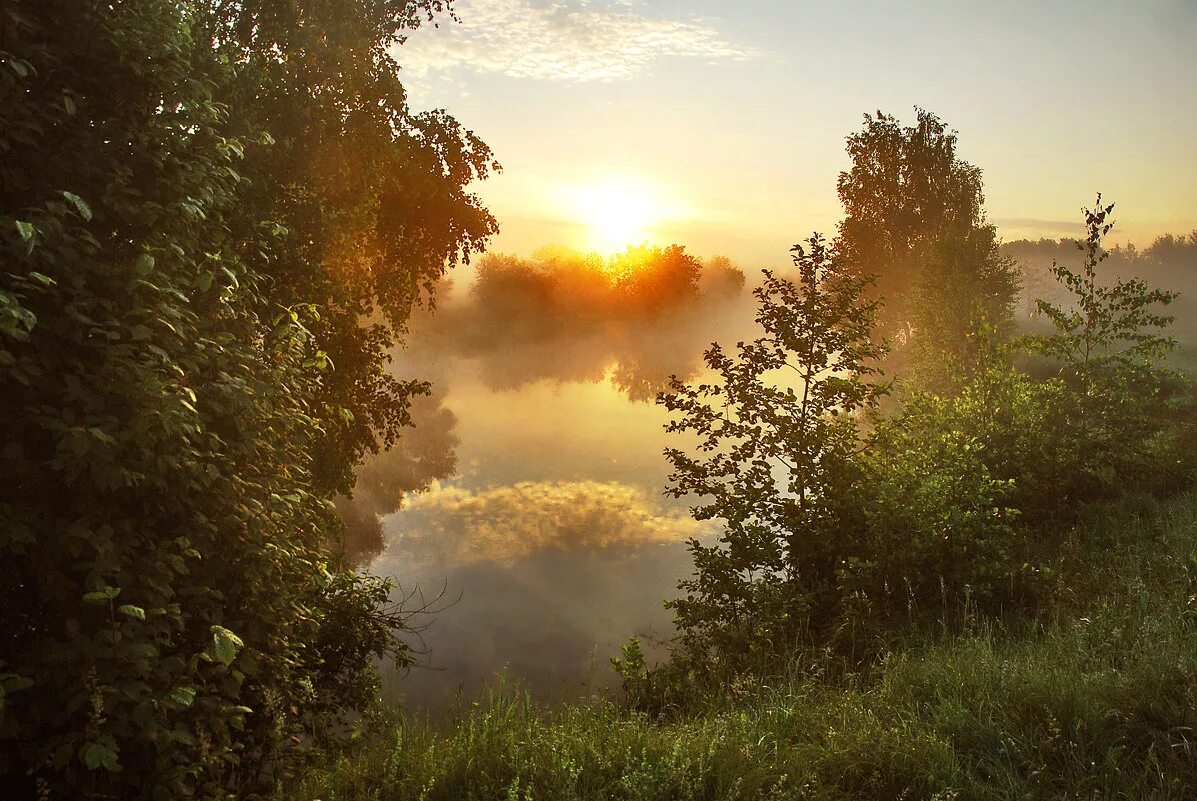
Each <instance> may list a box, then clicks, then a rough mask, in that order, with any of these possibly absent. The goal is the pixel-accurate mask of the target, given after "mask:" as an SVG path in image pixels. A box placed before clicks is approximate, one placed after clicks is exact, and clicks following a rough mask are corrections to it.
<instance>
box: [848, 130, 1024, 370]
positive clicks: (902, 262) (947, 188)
mask: <svg viewBox="0 0 1197 801" xmlns="http://www.w3.org/2000/svg"><path fill="white" fill-rule="evenodd" d="M916 111H917V117H918V119H917V122H916V124H915V125H913V126H909V127H903V126H901V125H900V124H899V122H898V120H897V119H896V118H894V117H892V116H889V115H887V114H882V113H881V112H878V113H877V115H876V116H872V115H868V114H866V115H865V118H864V129H863V130H861V131H857V132H855V133H853V134H851V135H849V136H848V140H847V141H848V155H849V157H851V159H852V167H851V169H850V170H848V171H846V172H842V173H840V176H839V182H838V187H837V188H838V191H839V196H840V201H841V202H842V203H843V206H844V219H843V221H842V222H841V223H840V228H839V237H838V238H837V240H836V247H837V248H838V249H839V251H840V252H841V253H842V254H843V258H844V259H846V261H847V262H848V263H849V264H850V265H852V266H853V268H854V269H855V270H857V271H858V272H859V273H861V274H876V275H877V276H878V280H877V283H876V286H875V289H874V291H875V293H876V295H877V296H880V297H884V298H885V300H886V311H885V315H884V319H883V320H882V324H883V326H884V328H885V329H886V330H887V331H889V332H891V333H893V334H897V333H898V332H900V331H901V332H903V333H902V335H901V336H900V337H899V340H902V339H907V338H908V336H909V335H910V334H913V339H914V341H915V342H917V343H919V344H918V353H917V356H918V358H917V359H916V360H915V361H916V367H920V368H928V367H929V368H931V369H930V370H924V372H931V373H934V372H935V371H934V369H933V368H934V365H935V364H936V363H937V362H938V361H940V356H941V351H945V350H946V351H947V352H948V353H949V354H954V355H964V354H966V353H967V352H968V344H967V343H968V340H967V338H966V336H965V334H966V332H967V331H968V329H969V327H970V325H971V322H972V320H973V319H974V317H978V316H979V317H983V318H985V319H986V320H988V322H989V324H990V325H993V326H995V327H996V328H998V329H999V330H1002V331H1008V330H1009V328H1010V325H1011V322H1012V319H1013V305H1014V300H1015V297H1016V295H1017V292H1018V280H1019V279H1018V271H1017V268H1016V266H1015V264H1014V262H1013V260H1011V259H1009V258H1006V257H1004V256H1002V255H1001V253H1000V252H999V250H998V242H997V235H996V230H995V229H994V227H993V226H992V225H989V224H987V223H986V222H985V215H984V210H983V208H982V204H983V202H984V194H983V191H982V189H983V185H982V181H981V170H980V169H978V168H977V167H974V166H973V165H971V164H969V163H968V162H966V161H963V160H961V159H960V158H958V157H957V155H956V147H957V135H956V132H955V131H952V130H950V129H948V128H947V126H945V125H944V123H943V122H941V121H940V119H939V118H938V117H936V116H935V115H934V114H931V113H930V112H928V111H925V110H923V109H917V110H916ZM931 377H932V378H933V379H934V378H936V377H937V376H931Z"/></svg>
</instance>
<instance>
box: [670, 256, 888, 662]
mask: <svg viewBox="0 0 1197 801" xmlns="http://www.w3.org/2000/svg"><path fill="white" fill-rule="evenodd" d="M808 248H809V249H808ZM808 248H804V247H802V246H795V248H794V266H795V268H796V270H797V275H796V276H795V280H794V281H790V280H787V279H785V278H781V277H778V276H776V275H774V274H773V273H772V272H770V271H765V281H764V283H763V284H762V285H761V286H760V287H758V288H757V289H756V290H754V295H755V296H756V298H757V301H758V304H759V306H758V311H757V317H756V319H757V322H758V323H759V324H760V326H761V328H762V329H763V334H762V336H761V337H759V338H758V339H756V340H754V341H753V342H750V343H748V344H744V343H740V345H739V353H738V354H736V355H729V354H727V353H725V352H724V350H723V349H722V348H721V347H720V346H719V345H718V344H715V345H713V346H712V347H711V349H710V350H709V351H708V352H707V354H706V357H705V360H706V365H707V367H708V368H709V369H710V370H711V371H712V372H713V373H714V374H715V376H716V378H715V379H714V380H712V381H710V382H703V383H700V384H698V385H697V386H693V385H688V384H685V383H683V382H681V381H678V380H676V379H675V380H674V382H673V384H672V391H671V392H670V393H668V394H665V395H662V396H661V398H660V399H659V401H658V402H659V403H661V404H663V405H664V406H665V408H666V409H668V410H669V411H670V412H673V413H675V414H677V415H679V417H678V418H677V419H674V420H672V421H671V422H670V423H669V424H668V426H667V430H669V431H671V432H676V433H685V434H689V435H692V436H693V437H694V438H696V441H697V451H698V452H697V455H691V454H688V453H686V452H684V451H682V450H680V449H675V448H671V449H669V450H667V451H666V452H665V453H666V457H667V458H668V459H669V461H670V463H671V465H672V467H673V472H672V473H671V474H670V477H669V481H670V486H669V489H668V490H667V494H670V495H673V496H675V497H684V496H693V497H695V498H696V499H698V501H699V504H698V505H697V506H695V507H694V508H693V513H694V516H695V517H696V518H697V519H699V520H710V519H721V520H723V521H725V523H726V527H725V529H724V532H723V535H722V537H721V540H720V542H719V543H718V544H715V545H709V546H708V545H703V544H702V543H700V542H698V541H692V542H691V543H690V550H691V552H692V553H693V556H694V563H695V577H694V578H693V579H691V580H689V581H686V582H684V583H683V584H682V585H681V587H682V589H683V590H685V591H686V592H687V595H686V597H684V598H680V599H677V600H675V601H672V602H670V605H671V606H672V607H673V608H674V609H675V610H676V611H677V619H678V623H679V627H680V629H681V632H682V634H681V636H682V638H683V642H684V643H685V644H686V645H687V646H688V647H689V648H690V649H691V650H692V651H694V652H697V653H711V654H713V655H722V656H723V657H726V658H730V659H737V658H741V657H745V656H748V655H749V654H750V653H751V652H753V651H755V650H758V649H763V650H769V649H778V648H781V647H783V646H784V644H785V643H787V642H793V641H794V639H796V638H797V637H798V636H800V634H801V632H802V631H804V629H805V627H806V626H807V625H809V624H810V623H811V622H812V621H815V624H816V625H820V624H823V623H827V622H829V621H830V620H831V619H832V618H833V615H832V614H831V613H830V610H832V609H833V608H834V606H835V602H836V597H835V590H834V581H835V575H836V570H837V567H838V564H839V561H840V559H842V558H843V556H844V555H845V546H846V543H845V537H846V536H850V533H849V532H850V531H851V530H852V529H853V524H852V523H851V522H850V520H849V519H848V518H849V517H850V516H851V514H852V512H851V511H850V502H851V499H852V496H853V491H852V490H853V486H854V484H855V482H856V481H857V478H858V476H859V474H860V469H859V465H858V464H857V462H856V454H857V449H858V448H859V447H860V444H861V443H860V436H859V432H858V426H859V423H858V414H859V413H861V412H867V411H869V410H871V409H874V408H875V407H876V404H877V400H878V397H879V396H880V395H881V393H882V392H883V387H882V385H880V384H879V383H877V382H876V381H874V380H873V378H874V377H875V376H876V374H877V368H876V367H875V366H874V365H875V361H876V359H877V358H878V357H880V356H881V355H882V353H883V348H882V347H881V346H879V345H878V344H876V343H875V342H873V340H872V329H873V319H874V313H875V309H876V305H877V304H876V302H872V301H866V300H864V299H863V298H862V292H863V291H864V289H865V287H866V286H867V281H866V279H864V278H862V277H860V276H859V274H858V273H857V272H856V271H855V270H852V269H849V268H848V266H847V265H846V263H845V262H844V261H843V260H842V258H841V257H840V256H839V254H837V253H836V252H835V251H834V250H831V249H829V248H828V247H827V245H826V244H825V242H824V241H823V239H822V238H820V237H819V236H818V235H815V236H813V237H812V238H811V239H810V240H809V241H808Z"/></svg>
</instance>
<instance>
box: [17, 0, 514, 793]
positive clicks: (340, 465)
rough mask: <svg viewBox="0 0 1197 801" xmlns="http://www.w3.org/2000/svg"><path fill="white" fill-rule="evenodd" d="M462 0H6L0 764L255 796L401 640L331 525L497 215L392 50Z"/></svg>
mask: <svg viewBox="0 0 1197 801" xmlns="http://www.w3.org/2000/svg"><path fill="white" fill-rule="evenodd" d="M439 7H440V4H439V3H433V2H430V3H419V2H411V3H409V2H395V3H384V4H375V3H359V2H352V1H351V0H345V2H336V3H328V4H321V5H320V6H319V7H316V8H313V9H307V10H305V9H300V8H299V7H298V6H296V5H294V4H290V3H274V2H268V1H266V0H263V1H262V2H249V3H235V4H230V3H211V4H209V3H187V4H180V3H175V2H167V1H166V0H147V2H139V3H117V4H111V3H95V2H86V3H80V2H73V1H72V2H65V1H63V2H59V1H58V0H48V1H47V0H38V2H20V1H18V2H12V3H8V4H6V5H5V6H4V8H3V10H0V14H3V20H2V26H0V30H2V34H0V36H2V40H0V49H2V51H3V52H0V57H2V62H0V154H3V155H2V158H3V161H2V162H0V253H2V256H0V258H2V260H3V262H4V265H5V268H4V272H3V275H2V276H0V416H2V417H3V419H4V421H5V422H4V428H3V435H2V439H0V453H2V454H3V459H0V556H2V559H0V593H2V595H0V598H2V599H3V604H4V607H5V611H6V614H5V616H4V619H3V621H2V622H0V674H2V676H0V681H2V686H3V690H4V695H3V705H2V706H0V774H3V785H2V788H3V789H2V790H0V795H3V796H4V797H6V798H24V797H31V796H33V794H34V792H35V790H39V791H41V792H43V793H48V794H49V796H50V797H63V798H99V797H106V798H111V797H120V798H155V799H159V798H183V797H191V796H194V797H202V798H216V797H226V796H229V795H238V796H242V795H245V794H246V793H248V792H250V791H251V790H252V789H253V788H254V787H255V786H260V785H261V784H262V783H263V782H264V781H267V780H268V777H269V775H270V774H271V773H272V772H275V771H278V770H281V769H283V768H285V767H286V765H287V764H288V760H290V759H291V758H293V757H294V756H295V755H296V751H297V749H301V748H303V747H304V745H305V744H306V743H308V742H310V739H311V738H310V737H309V735H312V734H314V733H318V732H325V731H327V732H331V731H334V730H335V721H336V719H337V718H338V717H339V716H340V715H341V714H342V713H345V712H347V711H350V710H353V709H354V708H358V707H360V706H362V705H363V704H364V703H366V702H367V701H369V700H370V698H371V697H372V695H373V689H372V688H373V683H374V674H373V669H372V667H371V665H372V660H373V659H374V658H377V657H384V656H392V657H394V658H396V659H397V660H399V661H400V662H402V661H403V660H404V659H406V658H407V652H406V648H405V647H404V645H403V643H402V641H401V640H398V639H396V629H397V628H398V629H401V628H402V625H403V623H404V621H405V616H404V613H403V612H402V611H401V610H397V609H395V608H394V607H392V605H391V604H390V602H389V600H388V594H389V585H388V584H386V583H385V582H381V581H378V580H375V579H369V578H362V577H358V576H356V575H354V574H352V573H347V572H342V571H341V570H340V569H339V568H338V567H337V566H336V563H335V561H334V559H333V556H332V555H331V554H330V553H329V552H328V551H327V550H326V548H325V544H326V543H327V542H329V541H330V540H335V538H336V532H337V529H338V523H337V520H336V518H335V516H334V514H333V509H332V504H331V499H332V497H333V495H334V494H335V493H336V492H338V491H344V490H347V489H348V487H349V485H350V484H351V482H352V468H353V466H354V465H355V464H356V463H357V461H358V460H359V458H360V457H361V455H362V454H363V453H364V452H366V451H368V450H370V449H372V448H376V447H377V445H378V443H379V441H380V440H381V441H382V442H383V443H385V442H386V441H388V440H390V439H393V437H394V436H395V435H396V433H397V431H398V430H399V428H400V427H401V426H402V424H403V423H404V422H405V421H406V419H407V412H406V405H407V398H408V397H409V396H410V394H411V393H412V392H413V391H418V389H419V387H418V385H413V384H404V383H401V382H396V381H395V380H394V379H393V378H391V377H390V375H389V374H388V373H387V371H386V369H385V354H386V352H387V351H388V350H389V348H390V347H391V345H392V344H393V342H394V337H395V335H396V334H397V332H398V330H399V328H400V327H401V325H402V322H403V320H404V319H405V317H406V315H407V313H408V310H409V309H410V306H411V303H412V302H413V300H414V299H415V297H416V295H417V294H418V291H419V290H418V288H419V286H420V285H421V284H424V283H428V282H430V281H431V280H433V279H435V278H437V277H439V276H440V274H441V273H442V271H443V270H444V269H445V266H446V264H447V263H451V262H452V261H453V260H455V259H457V258H460V256H461V254H462V253H463V252H466V253H468V251H469V250H470V249H471V248H473V247H475V246H476V245H477V244H479V243H480V242H481V241H482V239H483V238H484V237H485V235H486V234H487V233H489V232H490V231H491V230H492V229H493V220H491V218H490V217H489V215H487V214H486V212H485V211H484V210H482V209H481V208H480V207H478V205H477V203H476V201H475V200H474V199H473V198H472V197H471V196H470V195H468V194H467V193H466V192H465V191H464V187H465V185H466V184H467V183H468V182H470V181H471V180H473V179H474V178H475V177H479V176H481V175H484V174H485V173H486V171H487V170H488V168H489V165H490V157H489V152H488V151H487V150H486V149H485V146H484V145H482V144H481V143H480V142H478V141H477V140H476V139H474V138H473V137H472V136H471V135H467V134H466V133H465V132H462V131H460V130H459V129H458V128H457V126H456V123H454V122H453V121H452V120H451V119H449V118H447V117H445V116H444V115H431V116H422V117H416V116H412V115H410V114H408V113H407V110H406V107H405V106H404V104H403V98H402V88H401V87H400V86H399V84H398V82H397V80H396V79H395V77H394V73H395V65H394V63H393V62H392V61H391V59H390V58H389V57H388V56H387V55H386V51H387V49H388V48H389V47H390V46H392V45H393V44H395V43H397V42H398V41H399V40H400V39H401V37H402V30H403V29H404V28H405V27H409V26H410V25H413V24H415V23H416V22H418V20H419V19H420V15H421V14H424V13H430V12H431V11H433V10H435V9H436V8H439ZM297 15H298V17H302V18H303V19H302V22H303V24H299V22H300V20H299V19H298V18H297ZM326 56H327V57H328V58H326ZM413 196H421V197H423V198H425V199H426V200H427V201H428V203H427V206H428V207H429V208H433V207H434V208H435V213H434V214H432V215H431V216H422V214H423V213H422V212H418V211H417V210H416V209H414V207H412V206H411V205H410V203H411V198H412V197H413ZM367 319H370V320H381V321H383V322H377V323H376V322H371V323H369V324H367V323H366V322H365V321H366V320H367Z"/></svg>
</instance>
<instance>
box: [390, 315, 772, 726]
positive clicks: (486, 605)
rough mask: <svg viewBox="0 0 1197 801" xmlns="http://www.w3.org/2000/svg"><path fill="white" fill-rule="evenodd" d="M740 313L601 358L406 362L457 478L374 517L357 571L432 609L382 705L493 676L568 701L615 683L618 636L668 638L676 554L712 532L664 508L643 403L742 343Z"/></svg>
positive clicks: (577, 344)
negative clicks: (429, 384)
mask: <svg viewBox="0 0 1197 801" xmlns="http://www.w3.org/2000/svg"><path fill="white" fill-rule="evenodd" d="M748 308H749V307H748V306H747V305H745V304H741V306H739V307H737V308H736V311H735V313H733V312H732V311H731V310H729V309H724V314H722V315H720V316H719V317H718V319H715V318H712V317H711V316H709V315H707V316H706V317H705V319H703V320H694V319H689V320H687V321H684V323H682V322H675V323H671V324H669V325H667V326H659V327H655V328H650V329H646V330H639V331H636V332H626V331H623V332H618V333H617V335H616V336H615V339H616V340H617V341H616V343H615V346H614V347H612V337H613V335H612V334H611V332H604V333H603V334H601V335H596V336H595V337H593V338H577V339H572V340H567V341H560V342H538V343H534V344H527V343H525V344H524V345H521V346H519V347H517V348H504V349H499V350H497V351H496V352H495V353H491V354H486V355H483V356H480V357H474V358H460V357H453V356H449V357H446V356H444V355H443V354H442V355H438V356H437V357H436V358H435V360H434V361H435V366H434V367H432V368H430V367H429V365H430V364H432V362H428V361H423V360H424V359H427V358H428V357H429V355H430V354H429V353H427V352H425V353H421V354H417V359H418V360H420V361H422V363H421V364H420V365H419V366H417V367H416V368H413V370H414V371H415V372H416V373H417V374H419V373H420V371H421V370H422V371H423V374H424V375H428V374H430V371H431V373H434V374H435V379H436V384H437V386H438V389H439V391H440V392H443V393H444V394H443V398H442V399H441V404H442V405H443V407H444V408H446V409H448V410H450V411H451V412H452V413H453V415H454V416H455V417H456V425H455V428H454V432H453V433H454V434H455V435H456V437H457V440H458V444H457V447H456V456H457V471H456V474H455V475H453V476H451V477H449V478H446V479H444V480H441V481H438V482H435V483H434V484H433V485H432V487H431V488H430V489H429V490H428V491H426V492H423V493H419V494H412V495H409V496H408V497H407V498H406V499H405V501H404V504H403V508H401V509H400V510H399V511H397V512H395V513H393V514H391V515H389V516H387V517H386V518H385V519H384V520H383V536H384V541H385V548H384V550H383V552H382V554H381V555H380V556H379V557H378V558H377V559H376V560H374V562H373V563H372V564H371V565H370V569H371V571H373V572H375V573H378V574H382V575H390V576H394V577H396V578H397V579H398V580H399V581H400V582H401V584H402V585H403V586H404V587H405V588H414V587H416V586H418V587H419V588H420V590H421V592H422V597H423V598H424V599H425V600H431V599H433V598H434V597H438V596H439V598H440V600H439V601H437V602H436V605H438V606H439V607H442V608H441V611H440V612H439V613H438V614H436V615H435V620H434V621H432V625H430V626H429V627H428V629H427V630H426V631H425V632H424V633H423V643H422V645H423V647H424V648H425V649H426V654H425V655H424V657H423V658H422V660H421V661H422V663H423V665H424V666H423V667H421V668H417V669H414V670H412V671H411V672H410V673H409V674H407V675H405V676H397V675H395V674H394V671H391V674H390V675H388V677H387V681H386V688H387V694H388V696H389V697H391V698H392V699H396V700H397V699H403V700H404V701H405V702H406V703H408V704H411V705H416V706H428V707H437V706H440V705H441V704H443V703H444V702H446V701H447V700H449V699H451V698H452V697H453V695H454V693H456V692H458V691H459V690H461V691H464V692H465V693H466V694H470V693H472V692H475V691H477V689H478V688H480V687H481V686H482V684H483V682H484V681H487V680H491V679H493V678H494V676H495V675H496V674H497V673H500V672H502V673H504V674H505V675H506V676H507V677H509V678H511V679H517V680H519V681H520V682H522V683H524V684H526V685H528V686H529V687H530V688H531V689H532V690H533V691H534V692H535V693H537V694H538V695H541V696H546V697H552V696H557V695H574V694H577V693H579V692H581V691H584V690H585V689H586V688H587V687H596V686H607V685H611V684H613V683H615V681H616V680H617V677H616V676H615V675H614V674H613V673H612V671H611V669H610V667H609V665H608V658H609V657H610V656H613V655H616V654H618V649H619V645H620V644H621V643H623V642H624V641H626V640H627V638H628V637H629V636H631V635H633V634H637V635H640V636H641V637H642V639H647V640H649V641H652V640H660V639H664V638H667V637H668V636H669V635H670V633H671V622H670V621H671V613H670V612H669V611H668V610H666V609H664V607H663V605H662V604H663V601H664V599H666V598H668V597H671V596H673V595H675V594H676V588H677V583H678V581H679V580H680V579H682V578H684V577H686V576H688V575H689V574H690V572H691V563H690V557H689V554H688V552H687V550H686V548H685V542H686V541H687V540H688V539H690V538H692V537H697V538H699V539H707V538H709V537H710V536H712V535H713V534H714V532H715V529H714V528H713V526H711V525H710V524H706V523H704V524H699V523H697V522H695V521H693V520H692V519H691V518H690V516H689V513H688V506H689V502H687V501H677V500H674V499H670V498H666V497H665V496H664V495H663V490H664V488H665V485H666V476H667V473H668V463H667V462H666V461H665V459H664V457H663V456H662V450H663V449H664V448H665V447H666V446H667V445H669V446H674V447H676V446H679V445H681V444H682V443H681V442H680V440H679V438H678V437H677V436H675V435H667V434H666V433H665V432H664V430H663V426H664V423H665V422H666V420H667V413H666V412H665V410H664V409H663V408H661V407H659V406H656V405H655V404H654V403H652V402H651V400H649V399H648V398H651V395H652V392H651V390H652V389H654V388H655V387H656V386H659V384H660V381H661V379H662V378H663V377H664V376H668V375H669V374H670V373H674V372H676V373H682V374H685V373H687V372H689V373H690V375H692V376H694V375H695V372H694V371H696V370H697V367H698V365H699V363H700V357H701V353H702V351H703V349H704V348H705V347H706V346H707V344H708V343H709V342H710V341H711V340H713V339H719V340H720V341H724V342H730V343H734V341H735V340H736V338H743V337H744V336H747V335H748V334H749V333H750V332H751V329H750V328H749V327H748V326H747V325H746V324H745V317H746V315H748V314H749V312H748V311H747V309H748ZM417 425H418V422H417ZM410 603H411V602H409V605H410ZM650 652H651V650H650ZM657 653H660V651H658V652H657Z"/></svg>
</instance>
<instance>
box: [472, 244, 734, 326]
mask: <svg viewBox="0 0 1197 801" xmlns="http://www.w3.org/2000/svg"><path fill="white" fill-rule="evenodd" d="M720 271H722V272H720ZM711 272H712V275H714V274H716V273H718V274H719V275H720V276H722V277H721V278H716V279H715V280H714V281H713V282H710V281H709V282H707V283H706V284H705V287H706V290H707V291H706V292H705V293H703V292H701V291H700V279H701V278H702V277H704V276H706V271H704V268H703V266H702V264H701V263H700V262H699V261H698V260H697V259H695V258H694V257H693V256H691V255H690V254H688V253H686V251H685V248H683V247H682V246H680V245H670V246H669V247H666V248H653V247H643V246H642V247H633V248H628V249H627V250H626V251H624V252H622V253H617V254H615V255H613V256H611V257H609V258H607V259H604V258H602V257H601V256H599V255H598V254H593V253H592V254H582V253H577V252H574V251H570V250H567V249H563V248H552V249H545V250H542V251H540V252H538V253H537V254H536V255H534V256H533V257H532V258H521V257H518V256H510V255H501V254H490V255H487V256H485V257H484V258H483V259H482V260H481V261H480V263H479V265H478V270H477V280H476V281H475V283H474V285H473V286H472V287H471V288H470V295H471V299H472V300H473V302H474V306H475V309H472V310H471V316H472V317H474V318H478V319H474V320H463V321H460V322H461V325H465V326H470V325H472V326H473V327H474V328H480V329H482V332H481V333H479V334H478V335H477V336H478V338H479V339H485V340H492V339H493V338H494V337H495V336H502V337H504V338H506V339H512V340H516V341H527V340H538V339H543V338H545V337H549V336H559V335H576V334H578V333H582V332H586V331H592V330H595V329H597V328H600V327H601V326H603V325H605V324H607V323H609V322H612V321H631V320H637V319H642V318H643V319H652V318H658V317H661V316H662V315H664V314H666V313H669V312H672V311H677V310H679V309H683V308H686V307H688V306H691V305H692V304H693V303H694V302H695V301H697V300H699V298H700V297H705V298H710V297H720V296H725V295H728V294H733V295H734V294H735V293H737V292H738V291H739V288H740V286H742V285H743V274H742V273H740V272H739V271H738V270H737V269H736V268H734V267H732V266H730V263H729V264H727V265H723V264H722V263H720V266H719V267H716V268H715V269H714V270H712V271H711ZM734 275H739V276H740V285H739V286H736V287H734V288H731V289H729V288H728V284H731V283H732V282H733V281H734V279H733V278H732V276H734ZM492 319H493V320H494V321H501V322H502V325H501V326H500V325H498V324H495V323H492V322H491V320H492Z"/></svg>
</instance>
